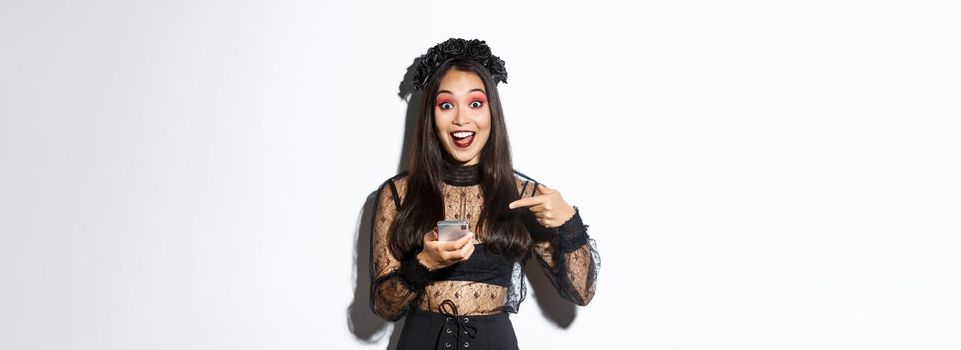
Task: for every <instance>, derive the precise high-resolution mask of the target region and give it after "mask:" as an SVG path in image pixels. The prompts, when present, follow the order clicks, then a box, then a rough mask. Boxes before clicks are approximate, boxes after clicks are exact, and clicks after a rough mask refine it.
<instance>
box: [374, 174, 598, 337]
mask: <svg viewBox="0 0 961 350" xmlns="http://www.w3.org/2000/svg"><path fill="white" fill-rule="evenodd" d="M479 171H480V166H479V165H477V164H475V165H470V166H452V165H450V164H445V166H444V187H443V199H444V211H445V213H444V214H445V220H467V221H468V222H469V223H470V227H471V228H477V227H478V226H477V222H478V219H479V218H478V217H479V216H480V212H481V209H483V202H484V201H483V200H482V198H484V196H483V191H482V189H481V186H480V172H479ZM514 173H515V175H516V177H515V184H516V185H517V189H518V193H519V194H520V197H522V198H524V197H530V196H533V195H534V194H535V188H536V185H537V182H536V181H534V180H533V179H531V178H530V177H527V176H525V175H523V174H521V173H520V172H517V171H515V172H514ZM406 189H407V173H406V172H402V173H400V174H398V175H396V176H394V177H392V178H390V179H387V180H386V181H385V182H384V183H383V184H382V185H381V186H380V188H379V189H378V191H377V195H376V196H377V202H376V203H375V206H374V215H373V217H372V220H373V223H372V225H371V250H372V251H371V255H370V256H371V279H372V281H371V293H370V296H371V300H370V304H371V308H372V309H373V310H374V312H375V313H377V314H378V315H380V316H381V317H383V318H384V319H387V320H390V321H394V320H397V319H399V318H400V317H402V316H403V315H404V314H406V312H407V311H408V310H409V309H410V307H416V308H419V309H423V310H428V311H435V312H441V310H440V308H439V307H440V305H441V304H442V303H443V302H444V301H445V300H451V301H453V302H454V303H455V304H456V306H457V309H458V311H459V312H460V313H461V314H464V315H488V314H493V313H497V312H503V311H506V312H511V313H516V312H517V310H518V308H519V306H520V303H521V302H522V301H523V300H524V298H525V296H526V289H525V285H524V278H525V276H524V271H523V269H522V266H523V264H524V261H514V260H512V259H509V258H507V257H505V256H503V255H501V254H499V253H497V252H495V251H494V250H493V249H490V248H489V247H487V245H486V244H485V243H484V242H483V241H484V237H486V236H487V234H486V232H483V231H482V230H475V233H476V234H477V236H476V237H475V240H476V241H478V242H475V250H474V253H473V254H472V255H471V257H470V258H469V259H468V260H466V261H462V262H459V263H456V264H454V265H451V266H448V267H446V268H443V269H439V270H437V271H434V272H432V273H429V275H428V273H427V272H426V269H425V268H423V266H422V265H420V264H419V263H417V261H416V259H410V260H406V261H398V260H397V259H396V258H395V257H394V256H393V255H392V254H391V253H390V250H389V248H388V247H389V246H390V234H391V233H390V232H389V229H390V225H391V223H392V221H393V218H394V215H395V214H396V213H397V210H398V208H400V207H401V204H402V203H403V200H404V196H405V194H406ZM575 209H576V210H575V214H574V216H573V217H572V218H570V219H569V220H568V221H567V222H565V223H564V224H563V225H561V226H559V227H555V228H546V227H543V226H540V225H539V224H537V223H536V221H534V220H525V226H526V228H527V229H528V231H529V233H531V234H532V237H542V238H543V239H540V240H538V239H535V240H534V245H533V251H534V252H535V254H534V256H533V257H534V258H536V259H537V261H538V262H539V263H540V264H539V265H540V266H541V267H542V268H543V270H544V272H545V273H546V274H547V276H548V277H549V279H550V280H551V282H552V283H553V284H554V287H555V288H556V289H557V290H558V292H559V293H560V295H561V296H562V297H564V298H566V299H568V300H570V301H571V302H574V303H576V304H578V305H586V304H587V303H588V302H590V300H591V298H592V297H593V295H594V289H595V286H596V276H597V272H598V269H599V267H600V257H599V255H598V253H597V250H596V243H595V242H594V240H593V239H591V238H590V237H589V236H588V234H587V227H588V226H587V225H584V224H583V222H582V221H581V219H580V210H579V209H577V207H576V206H575ZM526 215H531V217H532V216H533V215H532V214H530V212H527V214H526ZM530 222H533V224H530ZM545 237H546V238H545ZM525 259H526V258H525Z"/></svg>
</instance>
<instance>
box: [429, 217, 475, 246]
mask: <svg viewBox="0 0 961 350" xmlns="http://www.w3.org/2000/svg"><path fill="white" fill-rule="evenodd" d="M469 225H470V224H469V223H468V222H467V220H441V221H438V222H437V240H438V241H456V240H458V239H460V238H461V237H464V236H466V235H467V233H468V232H470V230H469V228H470V227H469Z"/></svg>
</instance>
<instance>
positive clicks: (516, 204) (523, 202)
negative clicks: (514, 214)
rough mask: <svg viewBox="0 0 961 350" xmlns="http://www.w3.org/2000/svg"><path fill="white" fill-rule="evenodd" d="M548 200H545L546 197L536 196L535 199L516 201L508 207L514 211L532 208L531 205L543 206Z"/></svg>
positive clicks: (528, 198)
mask: <svg viewBox="0 0 961 350" xmlns="http://www.w3.org/2000/svg"><path fill="white" fill-rule="evenodd" d="M546 199H547V198H545V197H544V196H534V197H527V198H521V199H518V200H516V201H513V202H511V204H510V205H508V207H509V208H511V209H514V208H520V207H526V206H531V205H535V204H541V203H543V202H544V201H545V200H546Z"/></svg>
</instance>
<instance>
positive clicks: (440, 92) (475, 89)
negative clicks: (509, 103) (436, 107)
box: [437, 88, 487, 96]
mask: <svg viewBox="0 0 961 350" xmlns="http://www.w3.org/2000/svg"><path fill="white" fill-rule="evenodd" d="M474 91H480V92H481V93H483V94H484V96H487V92H484V89H480V88H474V89H471V90H470V91H468V92H474ZM445 92H446V93H448V94H451V95H453V94H454V93H453V92H450V90H441V91H438V92H437V94H438V95H440V94H442V93H445Z"/></svg>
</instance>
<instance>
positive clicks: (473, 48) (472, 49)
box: [467, 39, 491, 63]
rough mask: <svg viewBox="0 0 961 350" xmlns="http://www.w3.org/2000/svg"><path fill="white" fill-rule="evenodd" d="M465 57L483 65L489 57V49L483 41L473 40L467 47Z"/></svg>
mask: <svg viewBox="0 0 961 350" xmlns="http://www.w3.org/2000/svg"><path fill="white" fill-rule="evenodd" d="M467 56H468V57H470V58H472V59H474V60H475V61H477V62H481V63H484V62H487V60H488V59H489V58H490V57H491V48H490V46H487V44H485V43H484V41H483V40H477V39H474V40H471V42H470V43H468V45H467Z"/></svg>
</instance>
